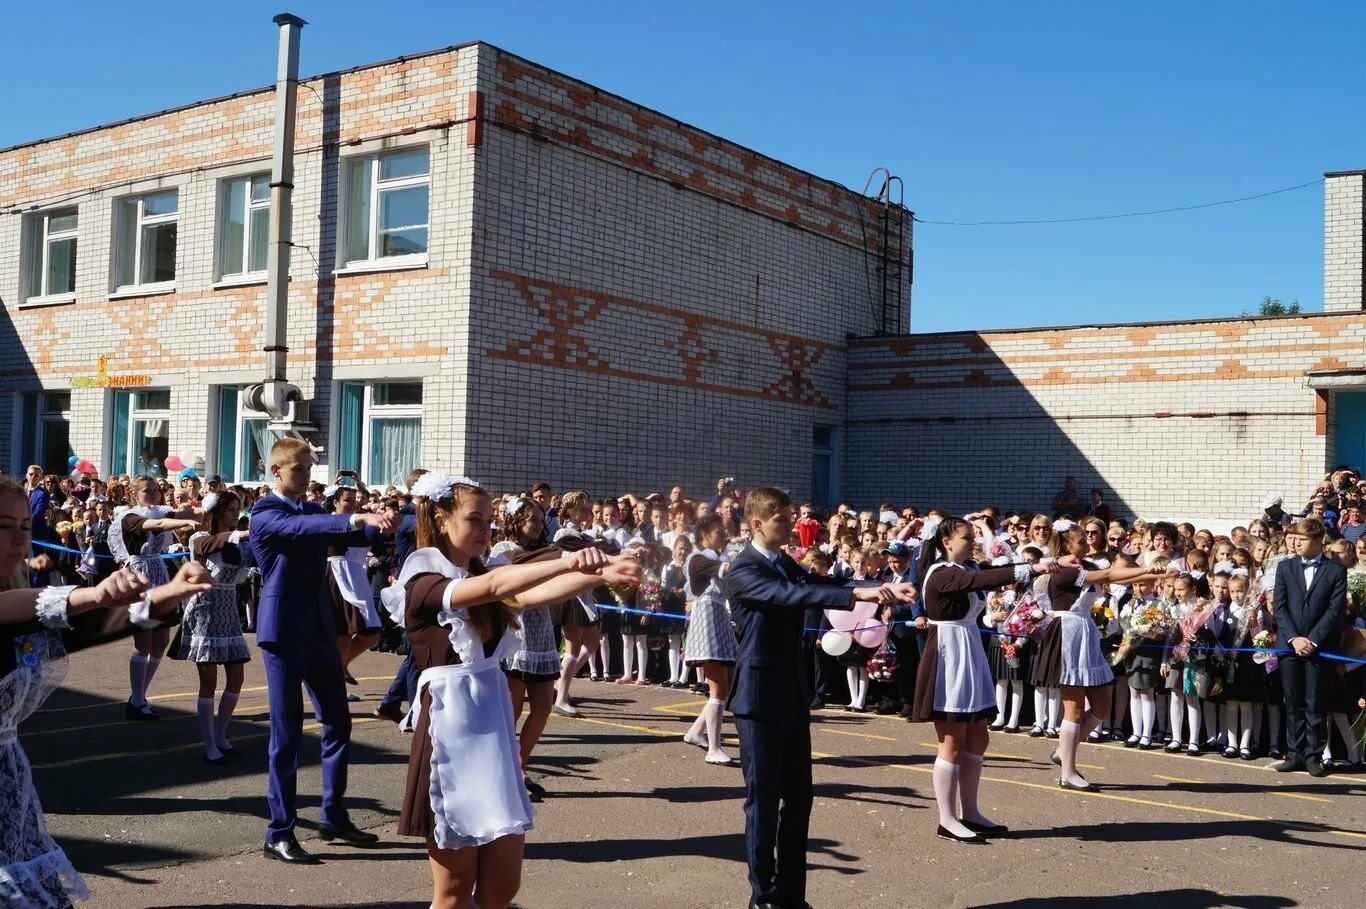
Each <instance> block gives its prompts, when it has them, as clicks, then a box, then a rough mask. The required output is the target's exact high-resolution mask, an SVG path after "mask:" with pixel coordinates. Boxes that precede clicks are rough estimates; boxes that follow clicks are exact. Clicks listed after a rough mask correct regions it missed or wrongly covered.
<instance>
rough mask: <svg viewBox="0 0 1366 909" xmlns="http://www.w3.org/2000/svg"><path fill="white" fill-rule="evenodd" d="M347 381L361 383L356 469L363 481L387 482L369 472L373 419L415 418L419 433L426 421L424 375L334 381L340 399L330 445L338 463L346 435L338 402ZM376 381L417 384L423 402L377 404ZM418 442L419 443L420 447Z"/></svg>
mask: <svg viewBox="0 0 1366 909" xmlns="http://www.w3.org/2000/svg"><path fill="white" fill-rule="evenodd" d="M346 385H360V386H362V387H363V388H364V393H363V394H362V396H361V412H360V439H359V445H360V453H359V455H360V456H359V461H358V466H357V467H356V468H355V469H356V470H357V471H359V473H360V475H361V478H362V479H364V480H365V482H366V483H371V484H372V485H387V484H385V483H375V481H374V477H373V476H372V475H371V468H372V464H371V459H370V446H371V443H372V442H373V441H374V429H373V423H374V422H375V421H376V420H411V419H416V420H417V421H418V431H419V433H421V431H422V428H423V426H424V424H425V417H424V415H423V409H424V407H425V399H426V395H427V382H426V379H425V377H423V376H394V377H392V378H383V379H342V380H339V381H337V382H336V383H335V393H334V400H335V401H337V402H339V403H338V407H337V415H338V419H337V420H336V422H335V424H334V427H333V432H332V440H331V449H332V451H334V452H337V461H338V464H340V462H341V460H342V453H341V445H342V441H343V437H344V435H345V427H344V426H343V425H342V423H343V421H344V419H345V417H344V415H343V411H342V408H341V406H340V401H341V396H342V393H343V392H342V389H343V386H346ZM378 385H417V386H419V387H420V388H421V389H422V395H423V400H424V403H420V404H376V403H375V387H376V386H378ZM420 444H421V443H419V447H420ZM420 454H421V452H420V451H419V456H420Z"/></svg>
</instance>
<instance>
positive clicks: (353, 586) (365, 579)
mask: <svg viewBox="0 0 1366 909" xmlns="http://www.w3.org/2000/svg"><path fill="white" fill-rule="evenodd" d="M369 552H370V547H368V546H352V547H351V548H350V549H348V550H346V555H339V556H328V559H327V568H328V570H329V571H331V572H332V578H333V580H335V581H336V582H337V590H338V591H340V592H341V595H342V599H344V600H346V602H348V603H350V604H351V605H352V606H354V607H356V609H357V610H358V611H359V612H360V614H361V615H363V616H365V627H366V628H379V627H380V626H381V622H380V620H379V610H377V609H376V608H375V598H374V595H373V593H374V591H373V590H372V588H371V587H370V577H369V575H368V574H366V571H365V557H366V555H367V554H368V553H369ZM343 630H344V629H343Z"/></svg>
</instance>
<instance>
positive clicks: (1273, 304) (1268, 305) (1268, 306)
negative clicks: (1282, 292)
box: [1258, 297, 1300, 316]
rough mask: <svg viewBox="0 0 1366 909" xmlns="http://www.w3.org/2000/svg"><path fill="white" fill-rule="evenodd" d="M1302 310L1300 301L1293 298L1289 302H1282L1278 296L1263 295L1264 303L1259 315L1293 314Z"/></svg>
mask: <svg viewBox="0 0 1366 909" xmlns="http://www.w3.org/2000/svg"><path fill="white" fill-rule="evenodd" d="M1299 311H1300V301H1299V300H1291V301H1290V302H1289V303H1288V304H1287V303H1282V302H1281V301H1280V299H1278V298H1272V297H1262V305H1261V308H1260V310H1259V312H1258V315H1263V316H1293V315H1295V314H1296V313H1298V312H1299Z"/></svg>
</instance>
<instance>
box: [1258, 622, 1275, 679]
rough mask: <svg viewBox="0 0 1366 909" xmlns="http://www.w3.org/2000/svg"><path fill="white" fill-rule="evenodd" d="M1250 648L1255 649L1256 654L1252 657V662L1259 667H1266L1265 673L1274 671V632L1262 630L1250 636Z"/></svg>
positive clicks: (1266, 629)
mask: <svg viewBox="0 0 1366 909" xmlns="http://www.w3.org/2000/svg"><path fill="white" fill-rule="evenodd" d="M1252 646H1253V647H1256V648H1257V652H1256V653H1254V654H1253V655H1252V662H1254V663H1256V664H1257V665H1259V666H1266V671H1267V672H1275V671H1276V664H1277V660H1276V651H1275V647H1276V632H1274V631H1272V630H1270V629H1268V628H1264V629H1262V630H1261V631H1259V632H1257V633H1256V634H1255V635H1253V636H1252Z"/></svg>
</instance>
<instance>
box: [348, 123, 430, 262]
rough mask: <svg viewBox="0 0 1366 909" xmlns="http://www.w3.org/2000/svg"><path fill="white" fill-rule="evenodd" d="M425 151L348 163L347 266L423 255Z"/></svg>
mask: <svg viewBox="0 0 1366 909" xmlns="http://www.w3.org/2000/svg"><path fill="white" fill-rule="evenodd" d="M428 158H429V156H428V151H427V146H425V145H424V146H421V147H420V148H405V149H401V150H399V151H393V152H386V153H384V154H382V155H376V156H374V157H369V158H358V159H356V160H353V161H349V162H347V173H346V261H347V263H348V264H350V263H354V262H372V261H375V260H377V259H393V258H400V257H407V256H423V255H426V253H427V201H428V192H427V190H428V184H429V183H430V182H431V175H430V167H429V161H428Z"/></svg>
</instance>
